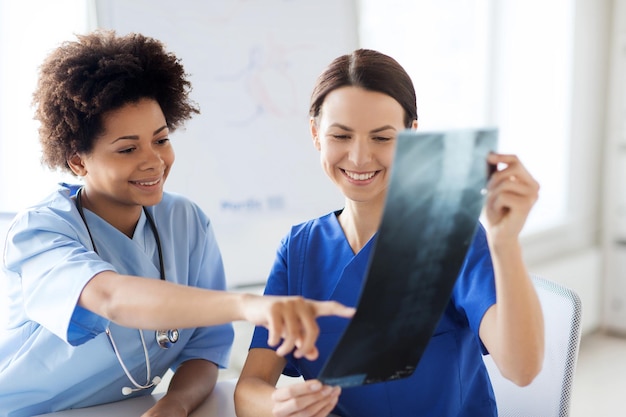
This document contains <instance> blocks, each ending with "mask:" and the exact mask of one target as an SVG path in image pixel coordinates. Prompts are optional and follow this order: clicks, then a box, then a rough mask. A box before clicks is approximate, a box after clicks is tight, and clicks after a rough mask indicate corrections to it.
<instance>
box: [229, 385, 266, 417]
mask: <svg viewBox="0 0 626 417" xmlns="http://www.w3.org/2000/svg"><path fill="white" fill-rule="evenodd" d="M275 390H276V388H275V387H274V386H272V385H270V384H269V383H267V382H266V381H264V380H262V379H261V378H255V377H243V378H240V379H239V382H238V383H237V389H236V390H235V410H236V412H237V416H238V417H272V416H273V415H274V414H273V412H272V407H273V402H272V394H273V393H274V391H275Z"/></svg>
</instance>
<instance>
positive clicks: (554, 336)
mask: <svg viewBox="0 0 626 417" xmlns="http://www.w3.org/2000/svg"><path fill="white" fill-rule="evenodd" d="M532 280H533V282H534V284H535V289H536V290H537V294H538V296H539V300H540V302H541V307H542V309H543V314H544V323H545V359H544V363H543V368H542V370H541V372H540V373H539V375H537V377H536V378H535V379H534V380H533V382H532V383H531V384H530V385H528V386H526V387H519V386H517V385H515V384H514V383H512V382H511V381H509V380H507V379H505V378H504V377H503V376H502V375H501V374H500V371H499V370H498V368H497V367H496V365H495V363H494V362H493V360H492V359H491V356H489V355H486V356H484V357H483V359H484V361H485V365H486V366H487V370H488V372H489V377H490V378H491V383H492V385H493V389H494V393H495V396H496V403H497V407H498V415H499V416H500V417H567V416H568V415H569V412H570V400H571V392H572V384H573V380H574V371H575V369H576V361H577V358H578V348H579V346H580V332H581V329H580V320H581V312H582V306H581V301H580V298H579V297H578V294H576V292H574V291H572V290H571V289H569V288H566V287H564V286H562V285H560V284H557V283H555V282H552V281H549V280H546V279H543V278H540V277H537V276H532Z"/></svg>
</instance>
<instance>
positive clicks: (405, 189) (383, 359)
mask: <svg viewBox="0 0 626 417" xmlns="http://www.w3.org/2000/svg"><path fill="white" fill-rule="evenodd" d="M496 143H497V130H495V129H482V130H479V129H476V130H474V129H472V130H457V131H449V132H431V133H418V132H416V131H406V132H403V133H401V134H400V135H399V136H398V144H397V148H396V154H395V160H394V165H393V170H392V174H391V180H390V186H389V191H388V194H387V200H386V202H385V208H384V212H383V218H382V222H381V226H380V229H379V231H378V235H377V237H376V241H375V247H374V250H373V252H372V255H371V257H370V259H369V265H368V271H367V277H366V280H365V281H364V285H363V287H362V289H361V294H360V297H359V301H358V305H357V311H356V313H355V315H354V317H353V318H352V320H351V322H350V324H349V325H348V327H347V328H346V330H345V332H344V334H343V335H342V338H341V339H340V341H339V343H338V344H337V346H336V347H335V350H334V351H333V354H332V355H331V357H330V358H329V359H328V360H327V362H326V364H325V365H324V368H323V369H322V372H321V373H320V375H319V379H320V380H321V381H322V382H324V383H326V384H330V385H340V386H342V387H349V386H356V385H363V384H372V383H377V382H383V381H390V380H395V379H400V378H405V377H408V376H410V375H411V374H412V373H413V371H414V370H415V368H416V367H417V365H418V362H419V360H420V358H421V356H422V354H423V352H424V350H425V348H426V345H427V344H428V342H429V340H430V338H431V335H432V334H433V332H434V330H435V328H436V326H437V323H438V322H439V319H440V317H441V315H442V314H443V312H444V310H445V308H446V305H447V303H448V301H449V298H450V294H451V292H452V288H453V287H454V284H455V282H456V278H457V275H458V273H459V271H460V269H461V266H462V264H463V261H464V259H465V255H466V253H467V250H468V248H469V245H470V243H471V241H472V238H473V236H474V232H475V230H476V228H477V225H478V221H479V217H480V213H481V211H482V207H483V204H484V198H485V196H484V191H483V190H484V188H485V186H486V182H487V180H488V176H489V171H490V168H489V166H488V164H487V161H486V157H487V155H488V153H489V152H490V151H494V150H495V149H496Z"/></svg>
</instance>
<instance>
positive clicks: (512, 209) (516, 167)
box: [484, 153, 539, 243]
mask: <svg viewBox="0 0 626 417" xmlns="http://www.w3.org/2000/svg"><path fill="white" fill-rule="evenodd" d="M487 162H488V163H490V164H493V165H496V166H497V167H498V169H497V170H496V171H495V172H494V173H493V175H492V176H491V179H490V180H489V183H488V184H487V200H486V202H485V208H484V214H485V217H486V220H487V232H488V234H489V236H490V238H491V241H492V242H493V243H497V242H505V241H510V240H515V241H516V240H517V238H518V236H519V234H520V232H521V230H522V228H523V227H524V224H525V223H526V219H527V217H528V214H529V213H530V209H531V208H532V207H533V205H534V204H535V202H536V201H537V198H538V197H539V183H538V182H537V181H536V180H535V179H534V178H533V177H532V176H531V175H530V173H529V172H528V171H527V170H526V168H525V167H524V165H523V164H522V163H521V162H520V160H519V159H518V157H517V156H515V155H503V154H496V153H492V154H489V156H488V157H487Z"/></svg>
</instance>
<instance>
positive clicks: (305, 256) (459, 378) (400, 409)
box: [251, 213, 497, 417]
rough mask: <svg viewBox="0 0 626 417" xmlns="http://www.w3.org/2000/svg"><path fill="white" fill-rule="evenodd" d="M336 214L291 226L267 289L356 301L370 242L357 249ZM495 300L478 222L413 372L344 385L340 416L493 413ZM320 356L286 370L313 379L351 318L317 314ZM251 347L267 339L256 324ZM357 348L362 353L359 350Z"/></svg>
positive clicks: (262, 344) (263, 345) (484, 416)
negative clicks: (486, 329) (487, 361)
mask: <svg viewBox="0 0 626 417" xmlns="http://www.w3.org/2000/svg"><path fill="white" fill-rule="evenodd" d="M336 214H337V213H330V214H328V215H326V216H323V217H321V218H319V219H315V220H311V221H309V222H306V223H303V224H300V225H297V226H294V227H293V228H292V230H291V232H290V233H289V234H288V235H287V236H286V237H285V238H284V239H283V240H282V242H281V245H280V247H279V249H278V252H277V256H276V260H275V262H274V265H273V268H272V271H271V273H270V276H269V279H268V282H267V285H266V288H265V293H266V294H272V295H301V296H304V297H307V298H312V299H317V300H336V301H339V302H341V303H344V304H346V305H348V306H356V304H357V301H358V296H359V293H360V289H361V286H362V281H363V278H364V277H365V273H366V269H367V263H368V260H369V256H370V253H371V251H372V247H373V240H370V242H368V243H367V245H366V246H365V247H364V248H363V249H362V250H361V251H360V252H359V253H358V254H356V255H355V254H354V253H353V251H352V248H351V247H350V245H349V243H348V241H347V239H346V237H345V235H344V233H343V230H342V228H341V226H340V225H339V221H338V220H337V216H336ZM495 301H496V295H495V282H494V275H493V266H492V263H491V257H490V254H489V249H488V246H487V239H486V236H485V231H484V229H483V228H482V226H480V227H478V229H477V232H476V234H475V236H474V240H473V242H472V245H471V246H470V249H469V251H468V254H467V257H466V259H465V262H464V264H463V267H462V270H461V272H460V274H459V277H458V279H457V282H456V284H455V287H454V289H453V294H452V297H451V299H450V302H449V303H448V306H447V308H446V310H445V312H444V315H443V317H442V319H441V321H440V323H439V325H438V326H437V328H436V330H435V333H434V335H433V337H432V339H431V341H430V343H429V345H428V347H427V348H426V351H425V352H424V355H423V356H422V359H421V360H420V363H419V365H418V367H417V368H416V370H415V372H414V373H413V375H411V376H410V377H408V378H405V379H400V380H396V381H393V382H384V383H377V384H370V385H364V386H360V387H351V388H344V389H343V390H342V393H341V396H340V397H339V403H338V405H337V407H336V408H335V410H334V411H333V413H335V414H337V415H340V416H346V417H348V416H350V417H366V416H373V417H374V416H376V417H379V416H409V415H410V416H420V417H427V416H433V417H448V416H450V417H452V416H455V417H456V416H459V417H461V416H466V417H475V416H481V417H489V416H496V415H497V411H496V405H495V398H494V394H493V390H492V388H491V383H490V381H489V376H488V374H487V370H486V368H485V366H484V363H483V360H482V354H486V353H487V352H486V350H485V348H484V346H483V345H482V342H481V341H480V339H479V337H478V331H479V327H480V322H481V320H482V317H483V315H484V313H485V312H486V311H487V309H488V308H489V307H490V306H492V305H493V304H494V303H495ZM319 324H320V336H319V338H318V341H317V347H318V349H319V351H320V356H319V358H318V359H317V360H315V361H308V360H306V359H304V358H302V359H296V358H294V357H293V356H288V357H287V359H288V364H287V366H286V367H285V369H284V371H283V373H284V374H286V375H290V376H300V375H302V376H303V377H304V378H305V379H313V378H316V377H317V375H318V374H319V372H320V370H321V368H322V366H323V364H324V362H325V361H326V359H327V358H328V356H329V355H330V354H331V352H332V351H333V349H334V347H335V345H336V344H337V342H338V341H339V339H340V337H341V335H342V334H343V331H344V329H345V328H346V326H347V324H348V321H347V320H345V319H341V318H337V317H323V318H320V319H319ZM251 348H268V349H272V347H270V346H268V344H267V330H266V329H265V328H263V327H257V328H256V329H255V332H254V336H253V339H252V343H251ZM355 354H358V352H355Z"/></svg>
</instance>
